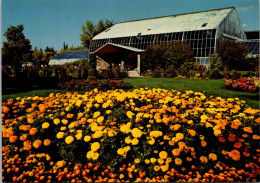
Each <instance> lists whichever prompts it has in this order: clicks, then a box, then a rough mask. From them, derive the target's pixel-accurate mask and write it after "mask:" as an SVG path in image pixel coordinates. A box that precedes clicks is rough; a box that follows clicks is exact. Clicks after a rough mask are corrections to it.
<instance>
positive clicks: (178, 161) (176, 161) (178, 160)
mask: <svg viewBox="0 0 260 183" xmlns="http://www.w3.org/2000/svg"><path fill="white" fill-rule="evenodd" d="M174 161H175V164H176V165H181V164H182V160H181V159H180V158H176V159H175V160H174Z"/></svg>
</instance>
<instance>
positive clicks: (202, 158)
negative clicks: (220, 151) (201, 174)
mask: <svg viewBox="0 0 260 183" xmlns="http://www.w3.org/2000/svg"><path fill="white" fill-rule="evenodd" d="M200 162H201V163H208V158H207V157H205V156H201V157H200Z"/></svg>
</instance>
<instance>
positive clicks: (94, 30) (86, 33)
mask: <svg viewBox="0 0 260 183" xmlns="http://www.w3.org/2000/svg"><path fill="white" fill-rule="evenodd" d="M112 25H113V22H112V21H110V20H105V21H104V20H99V22H98V24H97V25H94V24H93V23H92V22H91V21H89V20H87V21H86V24H85V25H82V26H81V30H82V34H80V40H81V44H82V45H83V46H84V47H86V48H89V45H90V41H91V39H92V38H93V37H94V36H96V35H97V34H99V33H101V32H103V31H104V30H106V29H108V28H109V27H111V26H112Z"/></svg>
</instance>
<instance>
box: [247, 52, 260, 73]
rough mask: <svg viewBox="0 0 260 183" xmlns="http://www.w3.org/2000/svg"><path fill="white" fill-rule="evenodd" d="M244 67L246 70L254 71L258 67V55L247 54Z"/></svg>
mask: <svg viewBox="0 0 260 183" xmlns="http://www.w3.org/2000/svg"><path fill="white" fill-rule="evenodd" d="M245 65H246V69H247V70H248V71H254V70H258V69H259V55H256V56H247V57H246V59H245Z"/></svg>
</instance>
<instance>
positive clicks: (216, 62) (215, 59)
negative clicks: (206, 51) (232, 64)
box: [209, 53, 222, 70]
mask: <svg viewBox="0 0 260 183" xmlns="http://www.w3.org/2000/svg"><path fill="white" fill-rule="evenodd" d="M209 63H210V68H209V69H210V70H213V69H218V70H222V61H221V58H220V56H219V55H218V54H217V53H214V54H212V55H210V56H209Z"/></svg>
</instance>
